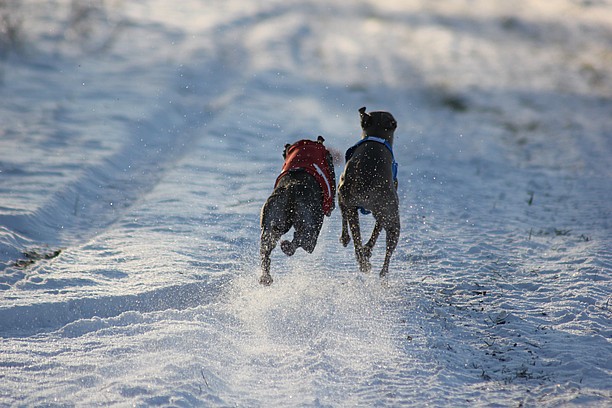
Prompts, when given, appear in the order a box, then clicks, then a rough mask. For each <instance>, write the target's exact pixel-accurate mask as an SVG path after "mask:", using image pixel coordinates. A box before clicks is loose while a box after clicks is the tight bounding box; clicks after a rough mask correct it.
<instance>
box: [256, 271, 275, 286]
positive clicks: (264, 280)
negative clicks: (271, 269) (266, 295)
mask: <svg viewBox="0 0 612 408" xmlns="http://www.w3.org/2000/svg"><path fill="white" fill-rule="evenodd" d="M259 283H261V284H262V285H264V286H270V285H271V284H272V275H270V274H269V273H268V274H265V273H264V274H263V275H261V277H260V278H259Z"/></svg>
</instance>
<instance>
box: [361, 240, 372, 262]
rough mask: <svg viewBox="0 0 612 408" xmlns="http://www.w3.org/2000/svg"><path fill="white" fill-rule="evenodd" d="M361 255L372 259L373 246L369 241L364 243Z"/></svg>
mask: <svg viewBox="0 0 612 408" xmlns="http://www.w3.org/2000/svg"><path fill="white" fill-rule="evenodd" d="M361 255H362V256H363V257H364V258H365V259H370V257H371V256H372V246H371V245H370V243H369V242H368V243H367V244H366V245H364V246H363V248H362V249H361Z"/></svg>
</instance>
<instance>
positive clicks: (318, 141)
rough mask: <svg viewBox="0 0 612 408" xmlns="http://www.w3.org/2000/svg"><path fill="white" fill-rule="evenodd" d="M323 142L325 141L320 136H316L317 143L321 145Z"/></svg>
mask: <svg viewBox="0 0 612 408" xmlns="http://www.w3.org/2000/svg"><path fill="white" fill-rule="evenodd" d="M324 141H325V139H323V136H321V135H319V136H317V143H321V144H323V142H324Z"/></svg>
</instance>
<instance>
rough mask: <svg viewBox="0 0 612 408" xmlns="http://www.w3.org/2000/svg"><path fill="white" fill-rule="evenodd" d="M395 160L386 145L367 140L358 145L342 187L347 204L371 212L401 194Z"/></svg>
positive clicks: (344, 174) (346, 169)
mask: <svg viewBox="0 0 612 408" xmlns="http://www.w3.org/2000/svg"><path fill="white" fill-rule="evenodd" d="M392 160H393V156H392V154H391V152H390V151H389V149H388V148H387V147H386V146H385V145H384V144H381V143H378V142H367V143H363V144H361V145H359V146H357V147H356V148H355V150H354V151H353V154H352V156H351V158H350V159H349V160H348V161H347V162H346V166H345V170H344V172H343V173H342V176H341V178H340V185H339V186H338V193H339V194H340V195H341V196H342V197H345V198H346V200H345V203H346V204H347V205H349V206H354V207H360V208H364V209H366V210H369V211H371V210H372V209H374V208H378V207H382V206H385V204H386V202H387V201H388V200H389V198H391V197H393V196H397V194H396V193H395V185H394V184H395V183H394V181H393V170H392Z"/></svg>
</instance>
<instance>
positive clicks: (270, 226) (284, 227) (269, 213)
mask: <svg viewBox="0 0 612 408" xmlns="http://www.w3.org/2000/svg"><path fill="white" fill-rule="evenodd" d="M286 204H287V199H286V198H285V197H284V196H283V195H282V194H280V195H279V194H273V195H272V196H271V197H270V198H269V199H268V201H266V203H265V204H264V206H263V208H262V209H261V238H260V245H259V253H260V256H261V277H260V278H259V283H261V284H262V285H266V286H268V285H270V284H271V283H272V276H271V275H270V254H271V253H272V250H273V249H274V248H275V247H276V244H277V243H278V240H279V239H280V237H281V236H282V235H283V234H285V233H286V232H287V231H289V229H290V228H291V223H290V220H288V219H287V215H286V212H285V206H286Z"/></svg>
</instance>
